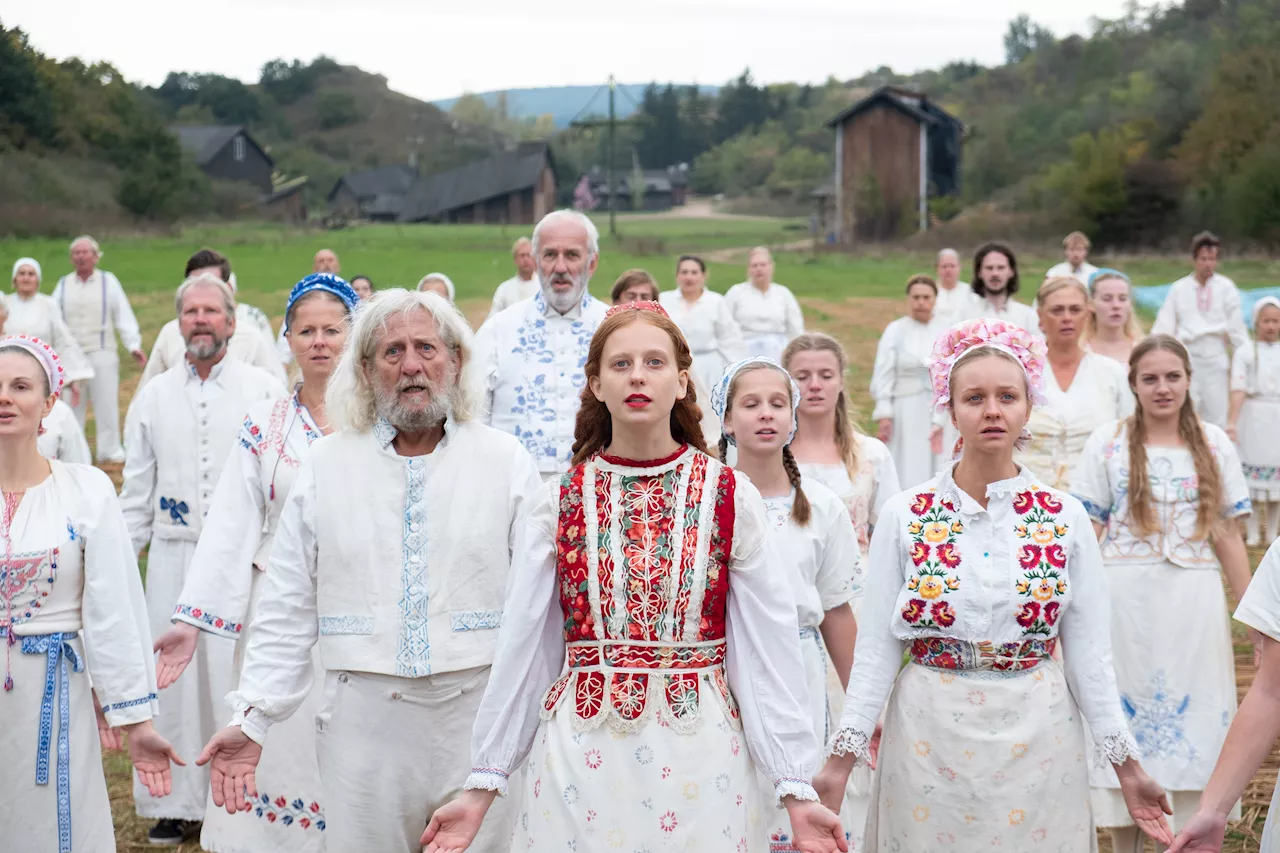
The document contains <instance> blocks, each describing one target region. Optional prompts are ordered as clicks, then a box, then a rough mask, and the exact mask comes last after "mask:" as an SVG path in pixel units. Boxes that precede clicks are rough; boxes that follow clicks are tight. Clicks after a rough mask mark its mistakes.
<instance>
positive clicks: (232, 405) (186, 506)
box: [120, 358, 284, 820]
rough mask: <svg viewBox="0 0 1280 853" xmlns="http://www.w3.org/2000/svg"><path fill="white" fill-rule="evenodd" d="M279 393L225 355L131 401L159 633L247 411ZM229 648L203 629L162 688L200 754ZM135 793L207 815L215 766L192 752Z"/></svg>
mask: <svg viewBox="0 0 1280 853" xmlns="http://www.w3.org/2000/svg"><path fill="white" fill-rule="evenodd" d="M282 396H284V388H283V387H282V386H281V384H280V383H279V382H278V381H277V380H276V379H275V378H274V377H272V376H270V375H268V374H266V373H264V372H263V371H261V370H259V369H258V368H256V367H252V366H250V365H247V364H244V363H243V362H239V361H235V360H233V359H230V358H224V359H223V360H222V361H221V362H219V363H218V364H216V365H215V366H214V368H213V370H212V371H211V372H210V374H209V378H208V379H206V380H204V381H201V380H200V377H199V376H198V375H197V374H196V373H195V371H194V370H193V369H192V368H191V365H190V364H180V365H177V366H176V367H171V368H170V369H169V370H167V371H166V372H164V373H162V374H160V375H159V376H157V377H156V378H155V379H154V380H152V381H151V382H149V383H147V386H146V387H145V388H143V389H142V390H141V391H140V392H139V393H138V396H137V397H136V398H135V399H134V401H133V405H131V406H130V407H129V415H128V417H127V418H126V420H125V448H126V456H127V459H126V461H125V466H124V488H123V489H122V491H121V493H120V506H121V508H122V509H123V510H124V517H125V522H126V523H127V524H128V526H129V536H130V537H131V538H132V540H133V547H134V549H135V550H136V551H139V552H140V551H141V550H142V549H143V548H144V547H146V546H147V544H148V543H150V550H149V551H148V557H147V581H146V588H147V613H148V614H149V616H150V624H151V632H152V634H154V635H155V636H157V637H158V636H160V635H161V634H163V633H164V632H165V631H166V630H168V628H169V625H170V618H171V617H172V616H173V608H174V605H175V604H177V602H178V596H179V595H180V594H181V593H182V587H183V584H184V583H185V582H186V579H187V567H188V566H189V565H190V564H191V557H192V555H193V554H194V553H195V549H196V541H197V540H198V539H199V538H200V532H201V530H202V529H203V526H204V519H205V516H206V515H207V514H208V512H209V507H210V505H211V503H212V501H213V491H214V487H215V486H216V485H217V483H218V475H219V474H220V473H221V472H222V467H223V465H224V463H225V462H226V460H227V457H228V455H229V454H230V453H231V450H232V448H233V447H234V446H235V444H236V441H237V436H238V435H239V433H240V425H241V424H243V423H244V415H245V412H247V411H248V410H249V408H250V407H251V406H252V405H253V404H255V403H257V402H259V401H262V400H271V399H274V398H276V397H282ZM232 648H233V647H232V644H230V643H227V642H225V641H223V640H222V639H220V638H217V637H207V636H204V635H201V637H200V639H199V643H198V645H197V648H196V653H195V657H194V658H193V659H192V661H191V663H190V665H188V666H187V669H186V672H184V673H183V675H182V678H180V679H178V681H177V683H175V684H171V685H170V686H169V687H167V688H165V689H164V690H163V691H162V692H161V694H160V710H161V714H160V716H159V717H158V718H157V719H156V729H157V730H158V731H159V732H160V734H162V735H163V736H164V737H165V738H166V739H167V740H168V741H169V742H170V743H171V744H173V746H174V748H175V749H177V751H178V754H179V755H181V756H183V757H184V758H186V757H188V756H192V755H199V754H200V750H202V749H204V745H205V744H206V743H208V742H209V738H211V737H213V735H214V733H215V732H217V731H218V730H219V729H221V728H222V726H223V724H224V723H225V722H226V717H227V715H226V711H225V705H224V704H223V701H222V698H223V697H224V696H225V695H226V694H227V691H228V690H229V689H230V686H231V685H230V681H231V668H232ZM133 796H134V802H135V803H136V805H137V809H138V814H139V815H140V816H142V817H147V818H154V819H160V818H173V819H178V820H203V819H204V815H205V806H206V804H207V800H208V797H209V771H208V769H207V768H206V767H197V766H196V765H195V763H194V762H192V761H188V762H187V766H186V767H175V768H174V769H173V793H172V794H170V795H169V796H167V797H163V798H158V799H157V798H154V797H152V796H151V795H150V794H149V793H147V790H146V788H144V787H142V785H141V783H138V782H136V781H135V784H134V792H133Z"/></svg>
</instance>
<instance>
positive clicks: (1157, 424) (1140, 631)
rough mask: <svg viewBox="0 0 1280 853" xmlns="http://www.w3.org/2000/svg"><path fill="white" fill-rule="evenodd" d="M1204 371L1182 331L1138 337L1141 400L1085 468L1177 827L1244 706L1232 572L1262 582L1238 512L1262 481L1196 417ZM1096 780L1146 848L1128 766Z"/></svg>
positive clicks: (1079, 474)
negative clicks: (1130, 804) (1250, 481)
mask: <svg viewBox="0 0 1280 853" xmlns="http://www.w3.org/2000/svg"><path fill="white" fill-rule="evenodd" d="M1191 382H1192V376H1191V358H1190V356H1189V355H1188V354H1187V349H1186V347H1184V346H1183V345H1182V344H1181V343H1179V342H1178V340H1177V339H1175V338H1173V337H1172V336H1170V335H1152V336H1151V337H1149V338H1147V339H1146V340H1144V341H1143V342H1142V343H1140V344H1138V345H1137V346H1136V347H1134V349H1133V354H1132V355H1131V356H1130V357H1129V387H1130V388H1132V389H1133V393H1134V396H1135V397H1136V398H1137V408H1136V410H1135V411H1134V414H1133V415H1132V416H1130V417H1128V418H1126V419H1124V420H1121V421H1116V422H1113V423H1109V424H1103V425H1102V426H1100V427H1098V428H1097V429H1096V430H1094V432H1093V434H1092V435H1091V436H1089V440H1088V441H1087V442H1086V443H1085V448H1084V452H1083V454H1082V455H1081V457H1080V462H1079V465H1078V467H1077V468H1076V470H1075V471H1074V472H1073V473H1072V476H1071V490H1072V492H1073V493H1074V494H1075V495H1076V496H1077V497H1078V498H1080V500H1081V502H1083V503H1084V505H1085V508H1086V509H1087V510H1088V511H1089V516H1090V517H1091V518H1092V519H1093V525H1094V527H1095V529H1096V530H1097V533H1098V538H1099V540H1101V542H1102V558H1103V560H1104V562H1105V563H1106V567H1107V578H1108V580H1109V581H1110V587H1111V614H1112V619H1111V640H1112V644H1113V647H1114V649H1115V668H1116V682H1117V684H1118V685H1119V687H1120V697H1121V701H1122V703H1123V706H1124V710H1125V714H1126V715H1127V717H1128V722H1129V727H1130V729H1132V731H1133V734H1134V736H1135V737H1136V738H1137V740H1138V742H1139V743H1140V744H1141V745H1142V748H1143V763H1144V764H1145V766H1146V767H1147V769H1148V770H1149V771H1150V773H1151V775H1152V777H1153V778H1154V779H1155V780H1156V781H1157V782H1159V783H1160V784H1161V785H1162V786H1164V787H1165V788H1166V789H1167V790H1168V791H1169V792H1170V795H1171V800H1172V803H1173V823H1174V829H1175V830H1177V829H1178V828H1180V827H1181V826H1182V825H1183V824H1184V823H1185V822H1186V821H1187V820H1188V819H1189V818H1190V817H1191V816H1192V814H1194V813H1195V810H1196V803H1197V800H1198V799H1199V796H1200V792H1201V791H1203V790H1204V789H1205V785H1206V783H1207V782H1208V781H1209V776H1210V775H1211V774H1212V772H1213V765H1214V762H1215V761H1216V760H1217V758H1218V753H1219V752H1220V751H1221V750H1222V744H1223V741H1224V740H1225V738H1226V736H1227V727H1228V726H1229V725H1230V723H1231V718H1232V717H1233V716H1234V715H1235V713H1236V682H1235V658H1234V655H1233V653H1232V649H1231V626H1230V624H1229V622H1228V619H1227V602H1226V596H1225V595H1224V594H1223V590H1222V578H1221V575H1220V574H1219V570H1220V569H1221V572H1222V574H1225V575H1226V577H1227V581H1228V582H1229V583H1230V584H1231V588H1232V590H1233V592H1234V593H1235V595H1236V597H1237V599H1239V598H1240V597H1242V596H1243V595H1244V591H1245V588H1246V587H1247V586H1248V585H1249V557H1248V554H1247V552H1246V551H1245V547H1244V539H1243V537H1242V536H1241V534H1240V525H1239V523H1238V521H1237V519H1238V518H1239V517H1240V516H1242V515H1247V514H1248V513H1249V511H1250V504H1249V488H1248V486H1247V485H1246V483H1245V479H1244V474H1243V472H1242V471H1241V468H1240V457H1239V456H1237V455H1236V450H1235V447H1234V446H1233V445H1232V443H1231V440H1230V439H1229V438H1227V435H1226V433H1224V432H1223V431H1222V430H1220V429H1218V428H1217V427H1216V426H1214V425H1213V424H1209V423H1202V422H1201V420H1200V418H1199V417H1198V416H1197V415H1196V411H1195V407H1194V405H1193V404H1192V401H1191V397H1190V393H1189V391H1190V386H1191ZM1250 635H1251V636H1252V637H1253V638H1254V639H1255V641H1257V642H1260V638H1259V637H1258V635H1257V633H1256V632H1255V631H1252V630H1251V631H1250ZM1067 654H1070V652H1069V651H1068V652H1067ZM1093 784H1094V786H1095V787H1094V796H1093V802H1094V817H1095V819H1096V823H1097V825H1098V826H1100V827H1109V828H1112V830H1113V831H1112V838H1113V840H1114V847H1115V850H1116V851H1117V853H1121V852H1122V851H1123V853H1131V851H1136V850H1139V849H1140V844H1141V837H1140V836H1138V834H1137V831H1136V830H1135V829H1134V827H1133V825H1132V821H1131V820H1129V816H1128V815H1127V814H1126V812H1125V809H1124V804H1123V802H1122V799H1121V796H1120V791H1119V790H1118V788H1117V784H1118V783H1117V782H1116V778H1115V776H1114V775H1113V774H1111V773H1110V772H1103V773H1095V774H1093ZM1237 816H1238V809H1237Z"/></svg>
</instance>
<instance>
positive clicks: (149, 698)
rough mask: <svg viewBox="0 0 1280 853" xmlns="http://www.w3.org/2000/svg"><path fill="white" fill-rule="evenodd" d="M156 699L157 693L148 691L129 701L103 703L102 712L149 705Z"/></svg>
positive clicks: (106, 712)
mask: <svg viewBox="0 0 1280 853" xmlns="http://www.w3.org/2000/svg"><path fill="white" fill-rule="evenodd" d="M154 701H156V694H154V693H148V694H147V695H146V696H139V697H138V698H137V699H130V700H129V701H127V702H116V703H115V704H114V705H103V706H102V713H104V714H110V713H111V712H112V711H121V710H124V709H125V708H135V707H137V706H138V705H147V704H149V703H151V702H154Z"/></svg>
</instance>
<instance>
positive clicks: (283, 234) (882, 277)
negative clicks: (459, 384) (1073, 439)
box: [0, 216, 1280, 853]
mask: <svg viewBox="0 0 1280 853" xmlns="http://www.w3.org/2000/svg"><path fill="white" fill-rule="evenodd" d="M600 225H601V227H602V228H605V227H606V225H607V223H605V222H603V221H602V222H601V223H600ZM619 225H620V229H619V230H620V231H621V232H622V235H623V236H622V237H621V238H620V239H618V240H614V239H611V238H607V237H606V238H604V239H603V240H602V245H601V261H600V269H599V272H598V273H597V276H596V279H595V284H594V285H593V286H592V291H593V292H594V293H596V294H597V295H600V294H603V293H607V291H608V287H609V285H610V284H612V282H613V280H614V278H615V277H616V276H617V275H618V274H619V273H621V272H622V271H623V270H624V269H627V268H629V267H635V266H638V267H644V268H646V269H648V270H650V271H651V272H652V273H653V274H654V275H655V277H657V279H658V281H659V283H660V284H661V286H662V288H663V289H667V288H669V287H672V286H673V281H672V278H673V276H672V267H673V266H674V260H675V258H676V256H677V255H679V254H681V253H683V252H693V253H701V254H705V255H707V256H709V258H710V259H711V260H712V262H711V264H710V271H711V279H710V284H711V286H712V287H713V288H715V289H717V290H721V291H723V290H724V289H726V288H727V287H729V286H730V285H732V284H734V283H735V282H738V281H741V280H742V279H743V278H744V277H745V276H744V265H745V255H746V252H745V250H746V248H748V247H750V246H753V245H758V244H763V245H769V246H773V247H784V246H792V247H795V246H796V244H797V243H800V242H802V241H803V240H804V239H805V237H806V230H805V228H806V224H805V223H804V222H803V221H802V220H770V219H761V220H717V219H696V220H680V219H669V218H661V217H643V216H637V217H626V218H620V222H619ZM521 233H523V232H521V231H520V230H517V229H502V228H498V227H485V226H439V227H437V226H404V227H396V226H364V227H359V228H353V229H350V230H346V231H340V232H323V231H300V230H296V229H289V228H284V227H278V226H256V225H255V226H221V227H217V228H207V229H194V230H190V231H186V232H184V233H183V234H182V235H181V236H180V237H174V238H154V237H136V238H129V237H121V238H115V239H110V240H103V241H102V242H103V244H104V251H105V253H106V254H105V257H104V259H103V264H102V265H103V267H104V268H106V269H109V270H111V271H113V272H115V273H116V274H117V275H118V276H119V277H120V279H121V281H122V282H124V285H125V288H126V289H127V290H128V292H129V294H130V300H131V302H132V303H133V306H134V310H135V312H136V313H137V315H138V319H139V323H140V324H141V326H142V330H143V339H144V341H145V343H146V344H147V345H148V346H149V345H150V343H151V341H152V340H153V339H154V337H155V335H156V333H157V332H158V331H159V329H160V326H161V325H163V323H164V322H166V321H167V320H169V319H171V318H172V317H173V301H172V293H173V288H174V287H176V286H177V284H178V283H179V281H180V278H181V271H182V267H183V264H184V262H185V260H186V258H187V256H188V255H189V254H190V253H191V252H193V251H194V250H195V249H197V248H199V247H201V246H206V245H207V246H212V247H213V248H216V249H219V250H220V251H223V252H224V253H226V254H227V255H228V256H229V257H230V258H231V260H232V264H233V266H234V268H235V269H236V271H237V277H238V279H239V281H240V287H241V296H242V298H243V299H244V300H245V301H247V302H250V303H253V304H255V305H257V306H258V307H260V308H262V309H263V310H264V311H266V312H267V313H268V314H270V315H271V316H272V317H273V319H275V320H276V321H277V324H278V322H279V320H280V315H281V314H282V313H283V310H284V299H285V296H286V295H287V293H288V291H289V288H290V286H291V285H292V284H293V282H294V281H296V280H297V279H298V278H300V277H301V276H302V275H304V274H305V273H306V272H308V271H309V270H310V268H311V258H312V255H313V254H314V253H315V251H316V250H318V249H320V248H322V247H329V248H332V249H333V250H334V251H336V252H337V253H338V254H339V256H340V258H341V260H342V267H343V272H344V274H347V275H354V274H356V273H364V274H367V275H369V276H371V277H372V278H373V280H374V281H375V282H376V283H377V284H378V286H379V287H389V286H410V287H411V286H413V285H414V284H415V283H416V282H417V280H418V279H419V278H420V277H421V276H422V275H424V274H425V273H427V272H431V271H437V270H438V271H442V272H445V273H447V274H448V275H449V276H451V277H452V278H453V280H454V282H455V283H456V284H457V287H458V302H459V304H460V306H461V307H462V309H463V311H464V312H465V313H466V314H467V316H468V317H469V318H470V319H471V321H472V322H473V324H478V323H479V321H480V320H482V319H483V318H484V316H485V313H486V312H487V310H488V305H489V299H490V297H491V296H492V292H493V288H494V287H495V286H496V285H497V284H498V282H500V281H502V280H503V279H505V278H507V277H509V276H510V275H511V262H510V256H509V248H510V245H511V243H512V241H513V240H514V239H515V238H516V237H517V236H519V235H520V234H521ZM957 248H959V249H961V251H962V253H963V251H964V250H965V249H966V248H968V247H957ZM22 255H31V256H33V257H35V258H37V259H38V260H39V261H40V262H41V263H42V264H43V265H44V267H45V271H46V274H45V282H44V289H45V291H46V292H48V291H51V290H52V288H53V285H54V283H55V282H56V280H57V278H58V277H59V276H60V275H62V274H64V273H65V272H67V271H69V269H70V266H69V264H68V262H67V257H66V242H65V241H48V240H40V241H13V240H0V262H3V263H5V264H8V263H11V262H12V261H13V260H14V259H16V258H17V257H20V256H22ZM1057 260H1058V259H1057V258H1055V257H1050V256H1040V257H1024V258H1022V259H1021V261H1022V266H1023V269H1024V270H1031V271H1034V273H1033V274H1030V275H1026V276H1025V277H1026V278H1027V280H1028V281H1034V280H1037V279H1038V277H1039V272H1040V271H1042V270H1044V269H1046V268H1048V267H1049V266H1050V265H1051V264H1053V263H1055V262H1056V261H1057ZM1094 260H1095V262H1098V263H1106V264H1108V265H1114V266H1119V267H1120V268H1121V269H1125V270H1127V271H1129V272H1130V273H1131V274H1132V275H1133V277H1134V280H1135V282H1136V283H1139V284H1163V283H1167V282H1170V281H1173V280H1174V279H1176V278H1179V277H1181V276H1183V275H1185V274H1186V272H1187V271H1188V268H1189V264H1188V263H1187V262H1186V260H1185V259H1183V258H1178V257H1136V258H1095V259H1094ZM777 262H778V263H777V267H778V269H777V274H776V278H777V280H778V281H780V282H782V283H784V284H786V285H787V286H789V287H790V288H791V289H792V290H793V291H794V292H795V293H796V295H797V296H798V297H799V298H800V301H801V304H802V306H803V307H804V310H805V316H806V320H807V322H808V323H809V324H810V325H811V327H813V328H817V329H821V330H824V331H827V332H830V333H832V334H833V335H835V336H836V337H838V338H839V339H840V340H841V341H842V342H843V343H844V345H845V347H846V348H847V349H848V351H849V357H850V363H851V370H850V375H849V377H848V388H849V392H850V398H851V400H852V402H853V405H854V407H855V409H856V410H857V411H858V412H859V413H860V414H861V415H862V418H861V420H862V421H863V423H864V426H870V424H869V422H868V420H867V417H868V416H869V414H870V411H871V406H870V400H869V398H868V394H867V386H868V383H869V381H870V376H871V365H872V361H873V359H874V356H875V348H876V343H877V341H878V339H879V336H880V332H881V330H882V329H883V328H884V326H885V325H886V324H887V323H888V322H889V321H890V320H893V319H894V318H896V317H898V316H900V315H901V314H902V296H901V288H902V285H903V283H904V282H905V281H906V279H907V277H908V276H909V275H910V274H912V273H915V272H923V271H929V270H931V269H932V266H933V256H932V253H915V254H913V253H907V252H888V251H876V252H871V253H866V254H862V255H859V256H853V255H827V254H822V255H818V256H816V257H815V256H813V255H812V254H811V253H809V252H808V251H804V250H794V251H785V252H778V253H777ZM5 269H8V266H7V265H6V266H5ZM1223 272H1224V273H1226V274H1227V275H1230V276H1231V277H1232V278H1234V279H1235V280H1236V281H1237V283H1239V284H1240V285H1241V286H1242V287H1261V286H1268V285H1275V284H1280V262H1277V261H1274V260H1259V259H1250V260H1239V261H1235V260H1230V259H1228V260H1227V261H1226V262H1225V263H1224V265H1223ZM965 278H968V276H967V275H966V276H965ZM1029 296H1030V295H1029V293H1026V292H1024V293H1023V294H1021V298H1023V299H1028V298H1029ZM121 367H122V377H121V379H122V381H121V404H122V405H121V411H124V406H125V405H127V403H128V400H129V399H130V398H131V397H132V392H133V388H134V386H135V385H136V381H137V373H138V371H137V369H136V368H135V367H134V366H133V365H132V363H131V362H128V363H126V361H125V360H122V362H121ZM112 473H113V474H115V475H116V476H117V479H118V470H117V471H114V472H112ZM1251 556H1252V557H1253V560H1254V562H1255V564H1256V561H1257V560H1258V559H1259V558H1260V557H1261V554H1260V553H1254V554H1252V555H1251ZM1241 640H1242V637H1241V636H1237V641H1238V642H1240V641H1241ZM1237 651H1238V656H1237V679H1238V682H1239V685H1240V688H1241V691H1242V693H1243V690H1244V689H1246V688H1247V686H1248V684H1249V683H1250V682H1251V680H1252V677H1253V669H1252V662H1251V660H1250V659H1249V657H1248V655H1247V654H1246V652H1247V649H1246V648H1245V647H1244V646H1243V645H1240V646H1239V647H1238V649H1237ZM187 758H191V756H187ZM104 764H105V767H106V768H107V773H108V780H109V784H110V791H111V797H112V808H113V812H114V814H115V817H116V828H117V834H118V844H119V847H120V849H121V850H145V849H149V848H148V847H147V844H146V830H147V826H148V825H147V822H145V821H142V820H139V819H138V818H137V817H136V816H135V815H134V813H133V807H132V801H131V798H130V793H129V772H130V770H129V765H128V761H127V759H125V758H124V757H122V756H118V755H115V756H107V757H106V759H105V760H104ZM1275 768H1276V761H1275V756H1274V755H1273V760H1272V761H1271V762H1270V763H1269V764H1268V767H1267V768H1266V769H1264V771H1263V772H1262V773H1260V774H1259V776H1258V778H1257V779H1255V780H1254V783H1253V785H1252V786H1251V788H1250V790H1249V792H1248V794H1247V795H1246V807H1245V809H1246V820H1245V821H1244V822H1243V823H1242V824H1241V825H1240V826H1239V827H1237V828H1235V829H1233V831H1232V833H1231V834H1230V836H1229V838H1228V846H1227V847H1226V848H1225V849H1226V850H1228V851H1230V853H1256V851H1257V850H1258V836H1259V835H1260V833H1261V829H1262V822H1263V819H1264V818H1265V813H1266V803H1267V801H1268V800H1269V798H1270V793H1271V790H1272V786H1273V785H1274V783H1275V777H1276V769H1275ZM198 849H199V848H198V846H197V845H195V844H194V843H192V844H188V845H186V846H184V847H183V848H182V850H183V851H184V853H194V851H197V850H198ZM1108 849H1109V847H1108V844H1107V843H1106V841H1105V839H1104V840H1103V843H1102V850H1103V851H1104V853H1105V851H1107V850H1108Z"/></svg>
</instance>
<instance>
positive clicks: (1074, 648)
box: [1058, 499, 1142, 765]
mask: <svg viewBox="0 0 1280 853" xmlns="http://www.w3.org/2000/svg"><path fill="white" fill-rule="evenodd" d="M1062 518H1063V519H1064V520H1065V521H1066V522H1067V528H1068V529H1069V530H1074V533H1073V535H1072V540H1071V550H1070V552H1069V553H1068V555H1067V575H1068V578H1069V580H1070V584H1071V590H1072V592H1071V601H1070V602H1069V603H1068V605H1067V607H1066V609H1064V610H1063V612H1062V617H1061V619H1060V621H1059V622H1058V636H1059V637H1060V638H1061V639H1062V661H1063V671H1064V672H1065V674H1066V676H1067V686H1068V687H1070V688H1071V695H1072V696H1073V697H1074V698H1075V700H1076V704H1077V705H1079V706H1080V713H1081V714H1083V715H1084V718H1085V721H1086V722H1087V723H1088V724H1089V733H1090V734H1091V735H1092V737H1093V743H1094V760H1095V762H1096V763H1097V764H1099V765H1104V764H1123V763H1124V762H1125V760H1126V759H1129V758H1141V757H1142V756H1141V755H1140V754H1139V751H1138V742H1137V741H1136V740H1134V737H1133V735H1132V734H1131V733H1130V731H1129V725H1128V722H1127V721H1126V720H1125V717H1124V712H1123V710H1122V709H1121V706H1120V691H1119V689H1118V688H1117V687H1116V671H1115V663H1114V659H1113V657H1112V654H1111V591H1110V589H1109V588H1108V586H1107V577H1106V569H1105V568H1104V567H1103V565H1102V551H1101V550H1100V549H1099V548H1098V539H1097V537H1096V536H1094V535H1093V528H1092V526H1091V525H1090V524H1089V516H1088V514H1087V513H1086V512H1085V509H1084V507H1083V506H1081V504H1080V502H1079V501H1076V500H1071V499H1068V500H1064V501H1063V512H1062Z"/></svg>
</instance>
